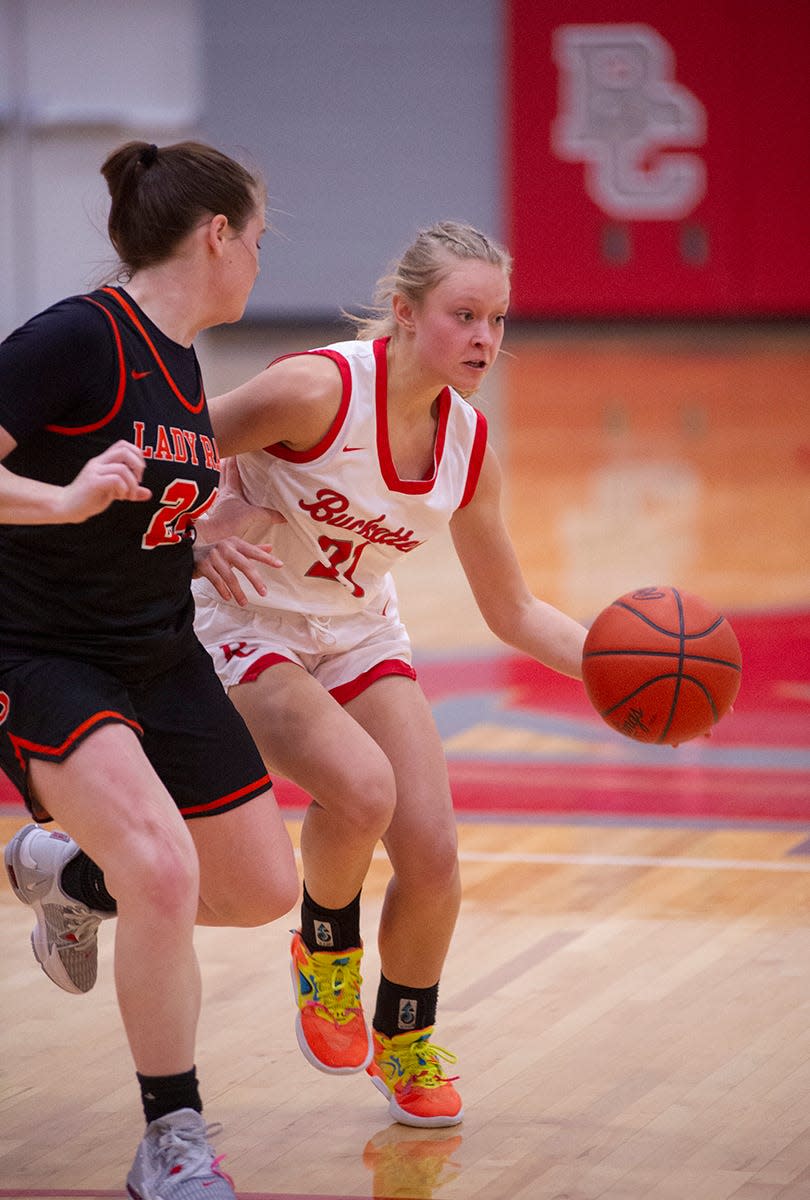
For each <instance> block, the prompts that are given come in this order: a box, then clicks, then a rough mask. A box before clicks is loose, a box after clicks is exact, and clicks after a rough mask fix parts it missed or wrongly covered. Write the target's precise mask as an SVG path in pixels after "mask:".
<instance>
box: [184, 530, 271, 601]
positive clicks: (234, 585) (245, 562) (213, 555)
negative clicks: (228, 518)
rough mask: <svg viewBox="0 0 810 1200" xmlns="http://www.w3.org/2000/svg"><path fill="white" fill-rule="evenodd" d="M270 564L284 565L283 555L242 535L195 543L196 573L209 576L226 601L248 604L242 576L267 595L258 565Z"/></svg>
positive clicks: (204, 577)
mask: <svg viewBox="0 0 810 1200" xmlns="http://www.w3.org/2000/svg"><path fill="white" fill-rule="evenodd" d="M259 563H260V564H261V565H262V566H266V567H282V566H283V565H284V564H283V563H282V561H281V559H280V558H277V557H276V556H275V554H273V547H272V546H269V545H267V544H265V545H261V546H256V545H254V544H253V542H248V541H246V540H245V539H244V538H240V537H228V538H223V539H222V540H221V541H218V542H214V543H213V544H212V545H202V546H201V545H199V543H197V544H195V546H194V576H195V578H196V579H207V580H208V582H209V583H211V584H213V586H214V587H215V588H216V590H217V592H218V593H219V595H220V596H221V597H222V599H223V600H235V601H236V603H237V604H239V605H242V606H244V605H246V604H247V602H248V598H247V596H246V595H245V591H244V588H243V587H242V583H241V582H240V579H239V576H238V575H237V574H236V572H237V571H238V572H239V574H240V575H242V576H243V577H244V579H247V580H248V582H249V583H250V584H251V585H252V586H253V587H254V588H255V590H256V591H257V592H258V593H259V595H260V596H265V595H266V594H267V588H266V587H265V585H264V583H263V582H262V578H261V572H260V571H259V569H258V566H257V564H259Z"/></svg>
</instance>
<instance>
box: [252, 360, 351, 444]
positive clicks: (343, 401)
mask: <svg viewBox="0 0 810 1200" xmlns="http://www.w3.org/2000/svg"><path fill="white" fill-rule="evenodd" d="M307 354H318V355H320V356H321V357H322V358H331V360H332V362H333V363H334V364H335V366H336V367H337V369H338V370H339V371H340V380H341V384H342V387H341V396H340V404H339V405H338V410H337V412H336V413H335V417H334V420H333V421H332V424H331V425H330V426H329V428H328V429H327V431H326V433H325V434H324V435H323V437H322V438H321V440H320V441H319V442H316V444H315V445H314V446H310V448H309V449H308V450H291V449H290V447H289V446H285V445H284V443H283V442H275V443H274V444H273V445H272V446H265V448H264V449H265V453H266V454H272V455H273V457H274V458H283V459H284V461H285V462H294V463H306V462H314V461H315V459H316V458H320V457H321V455H322V454H325V453H326V451H327V450H328V449H329V447H330V446H332V445H334V443H335V440H336V439H337V436H338V434H339V433H340V431H341V429H342V428H343V423H344V421H345V420H346V414H347V412H348V411H349V401H350V400H351V396H352V372H351V367H350V366H349V363H348V361H347V360H346V359H345V358H344V357H343V355H342V354H338V352H337V351H336V350H326V349H324V350H302V351H294V352H293V353H292V354H282V355H281V356H280V357H279V358H274V359H273V362H272V363H270V366H271V367H272V366H273V365H274V364H275V363H280V362H284V360H285V359H287V358H302V357H304V356H305V355H307Z"/></svg>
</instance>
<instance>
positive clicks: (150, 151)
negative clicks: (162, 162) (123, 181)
mask: <svg viewBox="0 0 810 1200" xmlns="http://www.w3.org/2000/svg"><path fill="white" fill-rule="evenodd" d="M157 156H158V148H157V146H156V145H155V143H154V142H152V144H151V146H144V148H143V150H141V152H140V154H139V155H138V162H139V163H140V164H141V166H142V167H151V166H152V163H153V162H156V161H157Z"/></svg>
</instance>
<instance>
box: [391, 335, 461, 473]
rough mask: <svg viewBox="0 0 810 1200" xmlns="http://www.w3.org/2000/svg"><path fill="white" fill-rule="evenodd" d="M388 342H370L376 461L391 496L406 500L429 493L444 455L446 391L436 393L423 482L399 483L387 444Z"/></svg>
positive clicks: (448, 400)
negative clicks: (432, 438)
mask: <svg viewBox="0 0 810 1200" xmlns="http://www.w3.org/2000/svg"><path fill="white" fill-rule="evenodd" d="M389 340H390V339H389V338H387V337H385V338H377V339H376V341H375V342H374V362H375V364H376V367H377V372H376V386H375V406H376V415H377V457H378V458H379V460H380V470H381V471H382V477H383V479H384V481H385V484H386V487H388V489H389V490H390V491H392V492H404V493H405V494H406V495H410V496H423V495H424V494H425V493H426V492H430V491H432V490H433V485H434V484H435V482H436V476H437V475H438V473H439V464H440V463H441V461H442V455H443V454H444V443H445V439H446V437H447V421H448V418H449V416H450V389H449V388H446V387H445V388H442V390H441V392H439V396H438V402H439V415H438V420H437V424H436V440H435V442H434V446H433V467H432V469H431V472H430V474H429V475H425V477H424V479H400V477H399V475H398V474H397V469H396V467H395V466H394V458H393V455H392V454H391V443H390V441H389V440H388V358H387V355H386V348H387V346H388V342H389Z"/></svg>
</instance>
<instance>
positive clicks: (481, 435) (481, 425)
mask: <svg viewBox="0 0 810 1200" xmlns="http://www.w3.org/2000/svg"><path fill="white" fill-rule="evenodd" d="M475 416H476V423H475V436H474V437H473V446H472V450H471V452H470V466H469V470H468V471H467V482H466V483H465V485H464V495H463V496H462V497H461V503H460V504H459V508H464V506H465V504H469V503H470V501H471V500H472V498H473V496H474V495H475V489H476V488H477V487H478V479H479V476H480V474H481V467H482V466H483V464H484V451H485V450H486V448H487V419H486V417H485V416H484V414H483V413H482V412H479V411H478V409H476V410H475Z"/></svg>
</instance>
